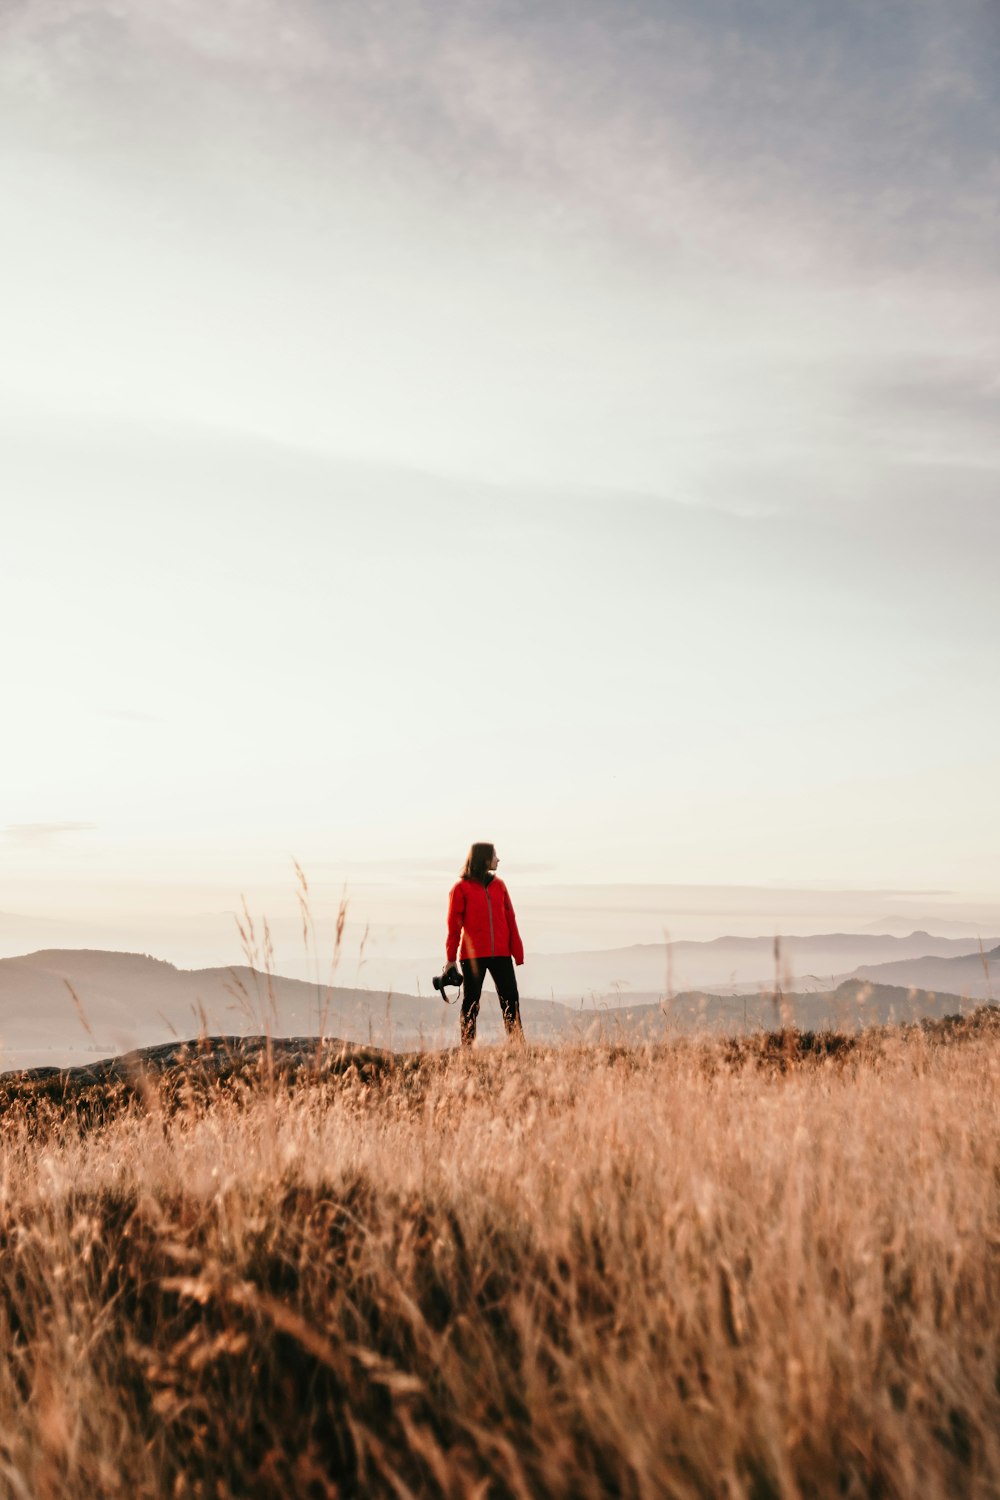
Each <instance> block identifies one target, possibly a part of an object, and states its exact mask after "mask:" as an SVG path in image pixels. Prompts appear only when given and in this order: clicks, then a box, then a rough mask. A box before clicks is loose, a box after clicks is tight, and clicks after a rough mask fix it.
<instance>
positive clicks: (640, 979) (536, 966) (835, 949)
mask: <svg viewBox="0 0 1000 1500" xmlns="http://www.w3.org/2000/svg"><path fill="white" fill-rule="evenodd" d="M993 941H996V940H995V939H994V940H993ZM973 951H975V952H977V953H978V944H977V941H976V939H975V938H947V937H932V936H931V935H930V934H929V933H927V932H911V933H909V934H908V935H907V936H906V937H895V936H893V935H892V934H891V933H877V934H876V933H843V932H834V933H823V934H817V935H815V936H808V937H788V938H782V939H781V942H780V949H779V958H778V969H779V975H778V977H779V978H780V980H781V983H782V986H783V987H784V988H786V989H791V988H799V989H806V990H827V989H831V988H833V987H834V986H835V983H836V982H839V980H840V979H843V978H844V977H845V976H846V975H848V974H850V973H853V972H854V971H855V970H857V969H858V968H859V966H860V965H863V964H884V963H891V962H895V961H898V960H903V959H914V958H926V957H935V958H952V957H955V956H957V955H961V954H969V953H972V952H973ZM775 967H776V966H775V940H774V938H773V937H754V938H746V937H720V938H714V939H712V940H711V941H708V942H697V941H693V940H685V941H679V942H673V943H669V944H668V943H637V944H633V945H632V946H630V947H627V948H611V949H606V950H603V951H600V952H590V953H553V954H545V953H543V954H536V953H532V954H529V958H528V962H527V964H526V965H525V969H524V971H523V973H524V976H525V978H524V984H523V988H524V989H525V990H527V991H529V992H530V993H532V994H536V995H548V996H550V997H551V998H553V999H557V1000H580V999H581V998H582V999H583V1000H584V1001H585V1002H586V1001H587V1000H588V999H589V998H591V997H597V996H600V997H601V998H602V999H604V1000H611V1001H614V1000H616V999H618V1000H620V1001H621V1002H622V1003H624V1002H626V1001H628V1000H629V999H631V998H632V997H634V996H635V995H637V994H639V993H653V994H655V995H657V996H662V995H666V994H668V993H669V992H670V991H673V992H674V993H676V992H677V991H679V990H686V989H711V990H713V991H714V992H716V993H720V992H721V993H725V992H726V991H733V990H737V991H739V990H742V989H745V988H748V987H749V988H750V989H756V988H757V987H759V986H760V985H761V984H764V985H768V986H770V987H772V988H773V987H774V983H775V978H776V975H775ZM803 981H808V982H803ZM886 982H887V983H888V982H890V981H888V980H887V981H886ZM900 982H903V981H900Z"/></svg>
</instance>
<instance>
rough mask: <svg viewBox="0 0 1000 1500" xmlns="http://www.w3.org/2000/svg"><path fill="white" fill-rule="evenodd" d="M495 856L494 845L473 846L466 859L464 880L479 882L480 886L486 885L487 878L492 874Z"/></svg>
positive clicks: (463, 873)
mask: <svg viewBox="0 0 1000 1500" xmlns="http://www.w3.org/2000/svg"><path fill="white" fill-rule="evenodd" d="M493 854H494V849H493V845H492V844H473V845H472V847H471V848H470V849H469V852H468V854H467V855H466V858H465V869H464V870H463V871H462V879H463V880H478V881H479V884H480V885H485V884H486V877H487V875H488V874H489V873H490V861H491V860H492V858H493Z"/></svg>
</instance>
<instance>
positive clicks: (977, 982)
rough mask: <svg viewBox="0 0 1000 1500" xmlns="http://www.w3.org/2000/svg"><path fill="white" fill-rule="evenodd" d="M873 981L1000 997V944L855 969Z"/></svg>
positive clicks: (990, 997)
mask: <svg viewBox="0 0 1000 1500" xmlns="http://www.w3.org/2000/svg"><path fill="white" fill-rule="evenodd" d="M854 975H855V976H856V977H858V978H860V979H867V980H870V981H871V982H872V983H873V984H894V985H907V986H911V987H912V988H914V989H920V990H931V991H942V992H945V991H946V992H948V993H949V994H952V995H966V996H968V997H969V998H970V999H979V1000H993V999H1000V945H996V946H994V947H993V948H986V947H985V945H984V948H983V952H982V953H980V951H979V948H978V947H977V948H976V951H975V952H974V953H969V954H966V955H964V956H961V957H956V958H936V957H924V958H908V959H900V960H899V961H897V962H895V963H884V964H863V965H861V966H859V967H858V968H856V969H855V970H854Z"/></svg>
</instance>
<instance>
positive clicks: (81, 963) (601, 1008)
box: [0, 937, 1000, 1070]
mask: <svg viewBox="0 0 1000 1500" xmlns="http://www.w3.org/2000/svg"><path fill="white" fill-rule="evenodd" d="M745 941H746V940H742V939H729V940H722V942H723V944H725V943H727V942H728V943H730V944H732V943H745ZM760 941H763V940H760ZM812 941H816V942H823V943H827V944H829V943H830V941H831V939H829V938H824V939H816V940H811V939H799V940H798V942H799V943H803V942H812ZM844 941H845V943H846V942H847V941H849V940H848V939H847V938H846V937H845V939H844ZM851 941H853V939H852V940H851ZM937 941H938V942H941V941H946V940H937ZM675 946H681V945H675ZM683 946H694V947H702V948H715V949H716V951H719V947H718V945H714V944H695V945H683ZM635 951H636V950H633V949H623V950H616V953H615V955H613V957H615V958H616V957H617V956H618V954H619V953H622V952H624V953H626V954H629V953H633V952H635ZM639 951H642V950H639ZM727 951H729V952H732V951H733V949H732V948H729V949H728V950H727ZM824 951H829V949H827V950H824ZM586 956H588V957H591V958H600V957H605V958H608V955H586ZM927 965H934V966H936V967H935V968H934V973H935V975H940V976H941V977H940V979H939V980H936V982H935V984H934V985H933V987H932V988H933V989H934V990H935V991H936V993H933V994H932V993H929V992H928V989H926V988H924V987H922V986H920V987H917V986H914V984H913V981H912V979H911V978H910V977H909V976H910V975H911V974H912V973H917V972H922V971H923V970H922V968H921V966H927ZM977 965H978V978H977V973H976V966H977ZM901 968H905V969H906V971H907V972H906V976H905V977H902V978H901V979H900V980H899V982H895V983H886V982H885V980H886V979H887V978H888V976H889V971H892V974H893V977H894V978H895V977H896V971H897V970H899V969H901ZM526 971H527V966H526V969H525V970H522V971H521V972H522V974H523V973H525V972H526ZM990 974H993V975H994V976H997V975H1000V947H997V948H996V949H995V950H994V951H993V952H991V953H989V954H988V955H987V960H986V972H985V973H984V967H983V963H982V962H981V960H980V957H979V954H978V952H977V953H976V954H975V955H972V956H969V955H959V956H956V957H955V958H951V959H936V958H934V957H933V956H930V957H924V958H921V959H919V960H900V961H897V962H893V963H889V964H885V965H869V966H868V967H867V968H866V970H865V972H864V973H863V974H857V975H854V976H851V977H848V978H846V979H844V978H842V979H841V980H840V981H839V982H838V983H837V984H832V985H830V986H829V987H828V988H826V989H815V990H812V991H802V990H795V989H791V988H788V989H786V988H785V986H784V985H783V984H782V985H781V986H779V987H777V988H776V987H775V986H774V985H773V984H772V985H771V986H770V987H768V986H760V987H758V989H757V990H752V991H751V990H750V988H749V987H748V989H747V990H746V991H745V992H744V993H742V994H740V993H729V994H720V993H717V992H715V993H713V992H711V991H709V990H706V989H701V988H697V989H685V990H675V991H674V992H673V993H672V994H669V993H668V991H667V990H666V989H665V988H661V987H659V986H652V987H651V988H650V989H649V990H648V991H646V992H636V993H634V994H632V995H631V996H630V998H629V1000H628V1001H627V1003H624V1004H614V1003H610V1004H609V1003H608V1002H607V1001H606V1000H601V999H596V1000H591V1001H580V1000H578V1001H577V1003H576V1004H575V1005H573V1004H566V1003H562V1002H560V1001H558V1000H551V999H542V998H537V997H535V998H533V997H531V996H530V995H526V996H525V998H524V999H523V1000H522V1014H523V1018H524V1024H525V1028H526V1030H527V1032H528V1035H529V1037H531V1038H532V1039H533V1040H536V1041H558V1040H573V1039H580V1040H583V1039H588V1038H596V1037H599V1036H618V1037H623V1038H629V1039H640V1038H644V1037H663V1036H665V1035H670V1034H676V1033H682V1032H689V1031H692V1030H703V1029H711V1030H715V1031H726V1032H739V1031H742V1030H744V1029H747V1030H754V1029H758V1028H766V1029H770V1028H773V1027H774V1026H775V1025H782V1024H794V1025H797V1026H799V1027H800V1028H801V1029H803V1030H817V1029H824V1028H828V1029H837V1030H852V1029H855V1028H856V1027H858V1026H862V1025H868V1024H872V1023H875V1022H885V1021H890V1020H895V1021H900V1020H914V1019H917V1018H918V1017H921V1016H931V1017H936V1016H941V1015H947V1014H954V1013H955V1012H957V1011H960V1010H961V1009H962V1008H963V1002H962V999H961V998H960V997H961V996H962V995H965V996H969V997H977V998H979V999H983V998H991V997H992V996H991V992H990V990H989V988H988V986H989V977H988V976H989V975H990ZM997 989H998V991H1000V986H997ZM265 1031H270V1032H271V1034H272V1035H274V1036H303V1035H317V1034H319V1033H322V1034H323V1035H326V1036H335V1037H338V1038H340V1039H341V1040H343V1041H347V1042H351V1043H355V1044H374V1045H376V1046H380V1047H387V1048H390V1049H394V1050H404V1049H408V1050H412V1049H417V1048H421V1047H427V1048H437V1047H446V1046H452V1045H454V1044H455V1042H456V1041H457V1034H458V1014H457V1008H456V1007H454V1006H446V1005H445V1004H444V1003H443V1002H442V1001H441V1000H440V999H439V998H438V996H437V995H436V994H432V995H431V996H430V997H428V996H418V995H404V994H390V993H387V992H385V991H374V990H361V989H345V988H334V989H331V990H326V989H325V988H324V987H322V986H317V985H314V984H308V983H305V982H303V981H302V980H298V979H286V978H283V977H281V976H278V975H275V976H272V977H271V978H268V977H267V976H266V975H262V974H260V973H257V972H255V971H254V970H252V969H250V968H248V967H246V966H236V967H233V968H231V969H221V968H216V969H177V968H175V967H174V965H173V964H169V963H164V962H163V961H162V960H160V959H156V958H151V957H149V956H148V955H145V954H134V953H109V952H102V951H97V950H89V949H75V950H74V949H70V950H44V951H42V952H38V953H32V954H27V955H25V956H23V957H20V958H8V959H2V960H0V1070H3V1069H12V1068H21V1067H34V1066H37V1065H43V1064H46V1063H51V1064H55V1065H58V1066H63V1065H67V1064H72V1063H81V1062H85V1061H87V1059H88V1058H94V1057H107V1056H111V1055H115V1054H119V1053H122V1052H126V1051H128V1050H129V1049H131V1048H134V1047H146V1046H152V1045H156V1044H159V1043H163V1042H166V1041H169V1040H171V1039H178V1038H179V1039H184V1038H189V1037H193V1036H197V1035H198V1034H199V1033H201V1032H207V1033H209V1034H226V1035H232V1034H242V1035H252V1034H259V1033H261V1032H265ZM501 1035H502V1027H501V1023H500V1015H499V1007H498V1005H497V1002H496V999H495V997H494V995H493V993H492V990H491V987H490V985H489V983H488V984H487V989H486V991H485V993H484V997H483V1007H482V1012H481V1016H480V1036H481V1038H482V1040H484V1041H487V1042H490V1041H495V1040H498V1039H499V1038H500V1037H501Z"/></svg>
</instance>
